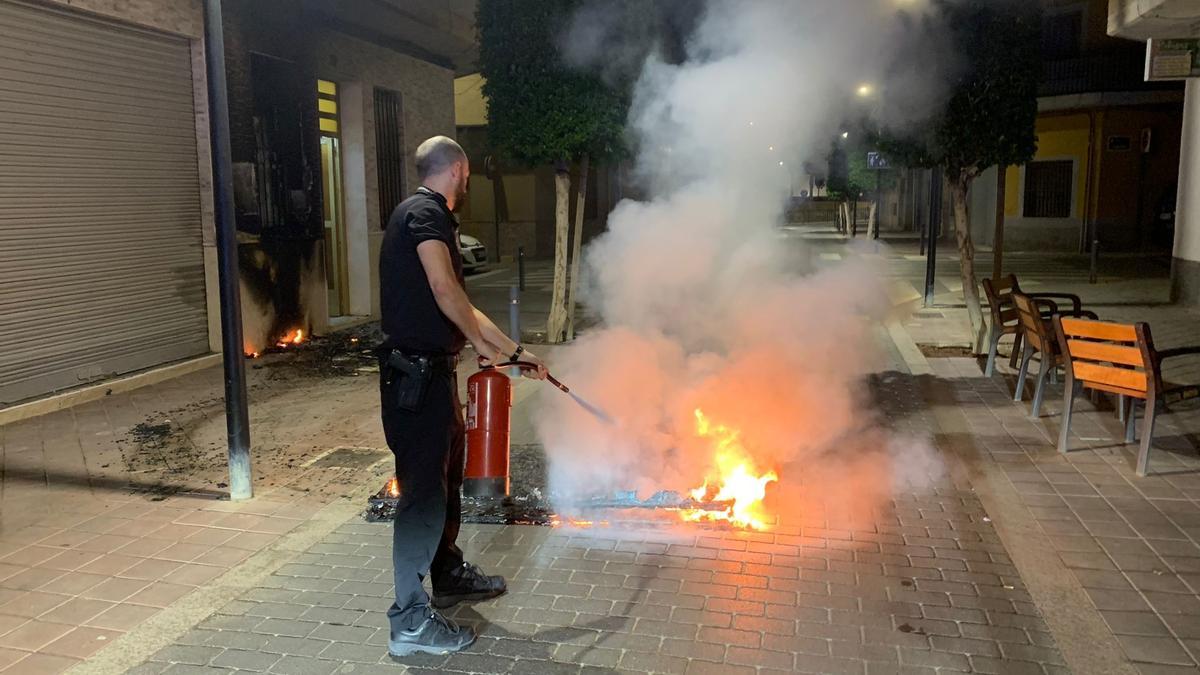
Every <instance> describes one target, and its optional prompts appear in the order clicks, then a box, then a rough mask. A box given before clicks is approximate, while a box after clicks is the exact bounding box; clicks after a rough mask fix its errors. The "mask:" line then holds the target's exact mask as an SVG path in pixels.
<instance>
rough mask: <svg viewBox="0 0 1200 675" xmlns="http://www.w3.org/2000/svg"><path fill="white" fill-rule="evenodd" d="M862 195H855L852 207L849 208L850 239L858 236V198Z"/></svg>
mask: <svg viewBox="0 0 1200 675" xmlns="http://www.w3.org/2000/svg"><path fill="white" fill-rule="evenodd" d="M861 196H862V195H860V194H858V193H855V195H854V205H853V206H851V207H850V211H851V214H850V238H851V239H854V238H855V237H857V236H858V198H859V197H861Z"/></svg>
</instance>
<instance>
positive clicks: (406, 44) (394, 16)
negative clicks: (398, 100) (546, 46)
mask: <svg viewBox="0 0 1200 675" xmlns="http://www.w3.org/2000/svg"><path fill="white" fill-rule="evenodd" d="M302 2H303V6H304V10H305V11H306V12H308V13H311V14H313V15H315V18H317V19H319V20H320V21H322V23H323V24H324V25H326V26H328V27H330V28H332V29H334V30H337V31H339V32H342V33H346V34H348V35H352V36H354V37H356V38H359V39H361V40H366V41H368V42H373V43H375V44H378V45H380V46H382V47H386V48H388V49H391V50H393V51H396V52H400V53H402V54H408V55H409V56H413V57H415V58H419V59H421V60H423V61H428V62H430V63H435V64H437V65H440V66H444V67H446V68H450V69H452V70H454V74H455V75H465V74H468V73H473V72H475V71H476V70H478V69H477V68H476V66H475V61H476V59H477V58H478V56H479V49H478V47H477V45H476V41H475V0H356V1H355V2H339V1H338V0H302Z"/></svg>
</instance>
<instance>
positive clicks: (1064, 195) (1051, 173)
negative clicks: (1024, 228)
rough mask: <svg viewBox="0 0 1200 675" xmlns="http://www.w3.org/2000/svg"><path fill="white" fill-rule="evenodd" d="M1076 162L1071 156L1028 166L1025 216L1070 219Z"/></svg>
mask: <svg viewBox="0 0 1200 675" xmlns="http://www.w3.org/2000/svg"><path fill="white" fill-rule="evenodd" d="M1074 177H1075V163H1074V162H1073V161H1071V160H1069V159H1067V160H1054V161H1044V162H1030V163H1029V164H1026V165H1025V214H1024V215H1025V217H1026V218H1070V217H1071V191H1072V188H1073V187H1074V185H1073V184H1074V182H1075V181H1074Z"/></svg>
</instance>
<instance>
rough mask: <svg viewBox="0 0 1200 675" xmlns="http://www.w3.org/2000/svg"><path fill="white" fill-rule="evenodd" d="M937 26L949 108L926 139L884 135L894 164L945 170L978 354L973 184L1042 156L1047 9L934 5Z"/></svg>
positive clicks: (964, 2)
mask: <svg viewBox="0 0 1200 675" xmlns="http://www.w3.org/2000/svg"><path fill="white" fill-rule="evenodd" d="M936 14H937V25H938V26H942V27H943V29H944V30H945V29H948V30H949V31H950V38H951V41H952V44H953V48H954V49H953V53H954V55H955V58H956V59H958V64H957V66H958V71H957V77H956V78H955V80H954V82H953V88H952V90H951V92H950V96H949V98H948V100H947V102H946V105H945V108H944V109H943V110H942V111H941V113H940V114H939V115H938V116H937V117H936V119H935V120H934V123H933V124H932V125H929V126H928V127H927V128H926V129H924V130H922V131H917V132H913V131H911V130H910V131H908V132H898V131H896V130H885V131H884V132H883V133H882V134H881V137H880V139H879V142H880V144H881V147H883V148H884V149H885V150H886V151H887V152H888V154H889V155H890V156H891V157H893V158H894V161H895V162H898V163H901V164H906V165H908V166H924V167H941V168H942V169H943V171H944V173H945V180H946V184H947V187H948V189H949V190H948V191H949V193H950V199H951V203H952V205H953V208H954V226H955V234H956V238H957V243H958V250H959V256H960V258H961V261H962V265H961V268H962V281H963V296H964V299H965V300H966V304H967V311H968V314H969V315H970V318H971V325H972V328H973V329H974V331H975V333H976V336H977V337H976V346H977V347H978V346H979V344H981V342H982V336H983V313H982V311H981V307H980V300H979V287H978V284H977V281H976V277H975V264H974V260H975V246H974V243H973V242H972V241H971V231H970V218H969V214H968V211H967V208H968V193H969V191H970V188H971V183H972V181H974V180H975V178H977V177H978V176H979V174H981V173H983V172H984V171H985V170H986V169H988V168H989V167H991V166H997V165H998V166H1000V167H1002V168H1003V167H1008V166H1011V165H1017V164H1025V163H1027V162H1029V161H1030V160H1032V159H1033V156H1034V154H1035V153H1036V151H1037V135H1036V122H1037V88H1038V84H1039V82H1040V80H1041V74H1042V57H1041V32H1042V8H1041V5H1040V4H1039V3H1038V2H1037V1H1036V0H993V1H992V2H977V1H974V0H937V5H936Z"/></svg>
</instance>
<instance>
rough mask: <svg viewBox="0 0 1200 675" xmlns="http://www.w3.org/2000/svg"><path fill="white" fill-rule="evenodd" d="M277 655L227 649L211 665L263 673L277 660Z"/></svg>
mask: <svg viewBox="0 0 1200 675" xmlns="http://www.w3.org/2000/svg"><path fill="white" fill-rule="evenodd" d="M279 658H280V657H279V655H278V654H269V653H265V652H260V651H246V650H241V649H227V650H225V651H224V652H222V653H221V655H220V656H218V657H216V658H215V659H213V662H212V664H213V665H214V666H218V667H224V668H236V669H238V670H250V671H254V672H264V671H266V670H267V669H268V668H270V667H271V666H273V665H275V662H276V661H278V660H279Z"/></svg>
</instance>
